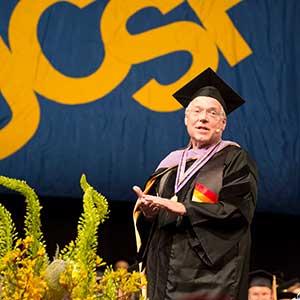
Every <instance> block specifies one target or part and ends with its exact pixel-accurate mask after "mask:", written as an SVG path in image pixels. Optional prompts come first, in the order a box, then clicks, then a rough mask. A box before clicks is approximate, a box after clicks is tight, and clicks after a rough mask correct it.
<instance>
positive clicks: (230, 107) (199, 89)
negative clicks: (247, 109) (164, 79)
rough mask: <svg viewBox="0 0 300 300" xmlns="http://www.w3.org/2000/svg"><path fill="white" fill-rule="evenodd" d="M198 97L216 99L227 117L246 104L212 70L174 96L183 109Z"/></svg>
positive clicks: (199, 76)
mask: <svg viewBox="0 0 300 300" xmlns="http://www.w3.org/2000/svg"><path fill="white" fill-rule="evenodd" d="M198 96H207V97H212V98H214V99H216V100H217V101H219V102H220V104H221V105H222V107H223V108H224V111H225V113H226V114H227V115H228V114H229V113H231V112H232V111H234V110H235V109H236V108H238V107H239V106H241V105H242V104H244V102H245V101H244V99H242V97H241V96H240V95H238V94H237V93H236V92H235V91H234V90H233V89H232V88H231V87H230V86H229V85H228V84H227V83H226V82H225V81H223V80H222V79H221V78H220V77H219V76H218V75H217V74H216V73H215V72H214V71H213V70H212V69H211V68H207V69H206V70H204V71H203V72H202V73H200V74H199V75H198V76H196V77H195V78H194V79H192V80H191V81H190V82H188V83H187V84H186V85H185V86H183V87H182V88H180V89H179V90H178V91H177V92H175V93H174V94H173V97H174V98H175V99H176V100H177V101H178V102H179V103H180V104H181V105H182V106H183V107H187V106H188V105H189V103H190V102H191V101H192V100H193V99H194V98H196V97H198Z"/></svg>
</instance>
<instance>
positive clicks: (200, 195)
mask: <svg viewBox="0 0 300 300" xmlns="http://www.w3.org/2000/svg"><path fill="white" fill-rule="evenodd" d="M218 198H219V197H218V194H216V193H215V192H214V191H212V190H210V189H209V188H208V187H207V186H205V185H203V184H201V183H196V185H195V188H194V192H193V198H192V201H194V202H198V203H212V204H215V203H218V201H219V200H218Z"/></svg>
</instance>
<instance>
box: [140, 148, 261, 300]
mask: <svg viewBox="0 0 300 300" xmlns="http://www.w3.org/2000/svg"><path fill="white" fill-rule="evenodd" d="M191 163H192V162H188V163H187V167H189V166H190V165H191ZM176 172H177V167H173V168H168V169H160V170H158V171H157V172H156V173H155V174H153V176H154V177H156V180H155V183H154V185H153V186H152V188H151V189H150V191H149V194H153V195H159V196H160V197H163V198H168V199H170V198H171V197H172V196H173V195H174V184H175V178H176ZM153 176H151V178H153ZM151 178H150V179H151ZM256 178H257V172H256V167H255V164H254V163H253V161H252V160H251V159H250V158H249V156H248V154H247V153H246V152H245V151H244V150H242V149H241V148H239V147H236V146H228V147H226V148H224V149H223V150H221V151H220V152H218V153H216V154H215V155H214V156H213V157H212V158H211V159H210V160H209V161H208V162H207V163H206V164H205V165H204V166H203V167H202V168H201V169H200V170H199V171H198V172H197V173H196V174H195V175H194V176H193V177H192V178H191V179H190V180H189V182H188V183H187V184H186V185H185V186H184V187H183V188H182V189H181V190H180V191H179V192H178V193H177V197H178V201H179V202H181V203H183V204H184V206H185V207H186V210H187V214H186V215H185V216H184V217H178V216H175V215H174V214H172V213H168V212H166V211H160V212H159V214H158V216H157V217H156V218H155V219H154V220H153V221H152V222H151V223H150V222H149V221H147V220H146V219H145V218H144V217H143V216H140V217H139V219H138V223H137V226H138V230H139V232H140V235H141V238H142V247H141V251H140V253H139V255H140V258H141V259H142V260H143V262H144V265H146V275H147V279H148V287H147V291H148V297H149V299H150V300H160V299H172V300H175V299H184V297H185V296H186V295H188V294H189V293H197V294H198V295H199V297H201V296H204V297H206V298H205V299H207V300H216V299H233V300H247V278H248V264H249V254H250V253H249V252H250V223H251V220H252V217H253V213H254V209H255V203H256V193H257V180H256ZM196 183H201V184H203V185H205V186H206V187H208V188H209V189H210V190H212V191H214V192H215V193H217V194H218V195H219V198H218V200H219V201H218V202H217V203H216V204H211V203H197V202H194V201H192V195H193V191H194V188H195V184H196ZM147 228H148V230H147ZM200 295H201V296H200ZM219 297H221V298H219ZM199 299H200V298H199Z"/></svg>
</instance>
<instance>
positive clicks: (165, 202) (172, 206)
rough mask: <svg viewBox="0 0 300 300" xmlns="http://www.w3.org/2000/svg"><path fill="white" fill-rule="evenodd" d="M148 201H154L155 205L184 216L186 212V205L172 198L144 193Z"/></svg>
mask: <svg viewBox="0 0 300 300" xmlns="http://www.w3.org/2000/svg"><path fill="white" fill-rule="evenodd" d="M144 199H145V200H146V201H149V202H152V203H153V204H154V205H155V206H157V207H159V208H160V209H165V210H167V211H170V212H172V213H174V214H176V215H179V216H183V215H185V214H186V208H185V206H184V205H183V204H182V203H180V202H175V201H171V200H170V199H165V198H161V197H157V196H151V195H144Z"/></svg>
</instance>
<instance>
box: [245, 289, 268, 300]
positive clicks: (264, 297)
mask: <svg viewBox="0 0 300 300" xmlns="http://www.w3.org/2000/svg"><path fill="white" fill-rule="evenodd" d="M272 299H273V296H272V290H271V289H270V288H268V287H266V286H252V287H251V288H249V290H248V300H272Z"/></svg>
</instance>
